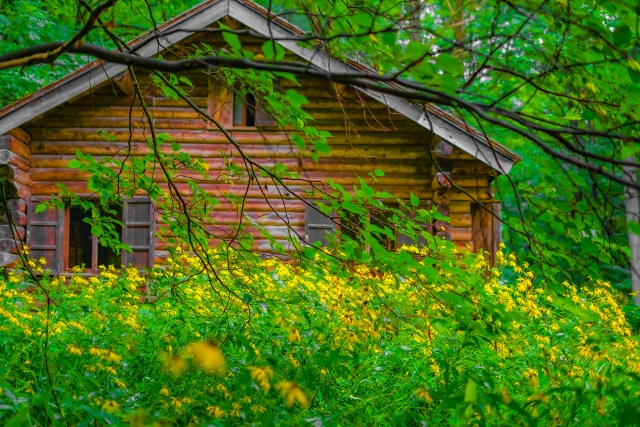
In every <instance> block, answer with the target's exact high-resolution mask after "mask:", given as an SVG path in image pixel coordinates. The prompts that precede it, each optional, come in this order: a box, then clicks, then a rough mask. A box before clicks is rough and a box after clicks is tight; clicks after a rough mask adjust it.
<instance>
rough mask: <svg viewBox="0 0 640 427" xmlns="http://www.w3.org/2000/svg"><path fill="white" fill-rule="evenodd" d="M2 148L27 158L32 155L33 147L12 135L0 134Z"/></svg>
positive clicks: (0, 148)
mask: <svg viewBox="0 0 640 427" xmlns="http://www.w3.org/2000/svg"><path fill="white" fill-rule="evenodd" d="M0 150H9V151H12V152H14V153H16V154H17V155H18V156H20V157H23V158H25V159H28V158H29V157H31V149H30V148H29V146H28V145H26V144H25V143H23V142H22V141H20V140H19V139H18V138H16V137H14V136H12V135H2V136H0Z"/></svg>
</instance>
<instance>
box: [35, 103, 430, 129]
mask: <svg viewBox="0 0 640 427" xmlns="http://www.w3.org/2000/svg"><path fill="white" fill-rule="evenodd" d="M323 103H326V102H323ZM334 104H335V105H331V106H330V107H323V108H319V107H318V106H316V105H314V106H313V108H306V110H307V112H308V113H309V114H310V115H311V116H313V118H314V119H315V120H337V121H343V120H345V119H363V120H372V121H373V123H371V124H372V126H374V127H379V126H386V127H389V128H392V129H393V128H396V129H401V130H402V131H403V132H406V131H408V130H409V129H407V126H408V125H409V124H410V123H413V122H410V121H409V119H407V118H406V117H404V116H399V115H398V114H397V113H395V112H394V113H391V112H390V111H389V110H387V109H381V108H377V109H372V108H370V107H369V106H363V105H362V104H355V103H353V102H352V103H349V104H348V105H343V106H340V105H339V104H338V103H337V102H335V103H334ZM149 113H150V114H151V117H153V118H154V119H156V120H166V119H176V120H178V119H180V120H191V121H193V120H202V119H204V117H202V116H201V115H200V113H198V112H196V111H195V110H194V109H192V108H191V107H187V108H180V107H150V108H149ZM391 114H393V115H391ZM130 115H131V117H132V118H134V119H137V120H140V119H143V118H144V119H146V115H145V112H144V110H142V108H141V107H134V108H133V110H131V108H130V107H129V106H91V107H90V108H87V107H86V106H76V105H73V106H68V107H65V108H62V109H59V110H56V111H55V112H53V113H52V114H51V115H50V116H48V118H49V119H50V118H51V117H52V116H55V117H63V118H65V119H66V120H67V121H68V120H71V119H69V118H71V117H72V118H74V119H75V120H74V122H78V123H82V122H83V120H85V119H84V118H97V119H102V118H113V119H115V118H119V119H126V120H128V119H129V116H130ZM40 123H46V120H45V121H41V122H40ZM410 126H411V127H412V128H415V129H416V131H422V129H421V128H419V127H415V126H414V125H413V124H411V125H410Z"/></svg>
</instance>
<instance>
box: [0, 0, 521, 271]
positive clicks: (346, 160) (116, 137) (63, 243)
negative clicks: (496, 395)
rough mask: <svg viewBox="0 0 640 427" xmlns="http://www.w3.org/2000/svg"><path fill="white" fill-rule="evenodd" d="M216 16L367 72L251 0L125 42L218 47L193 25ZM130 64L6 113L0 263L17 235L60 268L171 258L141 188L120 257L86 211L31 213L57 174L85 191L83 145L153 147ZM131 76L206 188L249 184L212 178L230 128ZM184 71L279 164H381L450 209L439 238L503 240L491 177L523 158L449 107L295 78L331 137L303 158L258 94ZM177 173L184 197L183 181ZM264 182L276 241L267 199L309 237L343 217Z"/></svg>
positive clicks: (394, 180)
mask: <svg viewBox="0 0 640 427" xmlns="http://www.w3.org/2000/svg"><path fill="white" fill-rule="evenodd" d="M221 20H225V24H227V25H229V26H234V25H235V26H236V27H245V28H249V29H251V30H253V31H254V32H256V33H259V34H261V35H263V36H268V35H270V34H273V36H274V37H276V38H279V39H283V40H281V41H280V42H279V44H280V45H282V46H283V47H284V48H285V49H286V52H287V53H286V55H287V56H286V59H288V60H296V61H306V62H308V63H310V64H311V66H312V67H316V68H318V69H321V70H331V71H340V72H351V71H358V72H362V71H366V70H368V69H367V68H366V67H365V66H364V65H362V64H358V63H355V62H347V63H345V62H341V61H339V60H336V59H335V58H330V57H328V56H327V55H326V54H325V53H324V52H323V51H322V50H320V49H315V50H311V49H308V48H305V47H301V46H299V45H298V43H296V42H295V41H294V40H292V38H293V37H292V36H299V35H301V34H303V32H302V31H301V30H299V29H298V28H296V27H294V26H293V25H291V24H289V23H288V22H286V21H284V20H283V19H281V18H278V17H276V16H269V14H268V12H267V11H266V10H264V9H263V8H262V7H260V6H257V5H256V4H254V3H252V2H250V1H249V0H210V1H207V2H205V3H203V4H201V5H199V6H197V7H195V8H193V9H191V10H189V11H187V12H185V13H183V14H182V15H180V16H178V17H176V18H174V19H172V20H171V21H169V22H167V23H166V24H164V25H163V26H162V27H161V28H160V29H161V30H168V31H167V32H166V34H167V35H166V36H165V37H163V38H162V39H160V40H158V39H156V38H153V37H151V35H150V34H147V35H145V36H142V37H140V38H138V39H136V40H134V41H133V42H132V43H131V46H134V47H135V49H136V51H137V52H138V54H139V55H141V56H144V57H152V56H154V55H157V54H159V53H160V52H162V53H163V55H164V57H165V58H167V59H171V58H174V59H175V58H176V55H178V56H179V55H181V54H182V53H185V52H188V51H189V48H190V46H193V43H196V42H204V43H207V44H209V45H212V46H215V47H219V48H221V47H224V45H225V43H224V41H223V39H222V37H221V36H220V33H202V32H200V33H192V32H190V31H188V30H189V29H197V28H204V27H210V26H211V27H216V26H217V25H218V24H217V22H219V21H221ZM181 29H185V30H183V31H180V30H181ZM287 38H288V39H289V40H286V39H287ZM241 40H242V43H243V48H245V49H253V50H256V51H259V50H260V48H261V45H262V44H263V43H264V42H265V39H261V38H259V37H254V36H249V35H246V36H243V37H241ZM125 71H126V67H125V66H123V65H117V64H110V63H99V62H98V61H96V62H93V63H91V64H89V65H87V66H85V67H84V68H81V69H79V70H77V71H75V72H74V73H72V74H70V75H68V76H67V77H65V78H63V79H61V80H59V81H57V82H55V83H53V84H51V85H49V86H47V87H45V88H43V89H42V90H40V91H38V92H37V93H34V94H33V95H31V96H28V97H26V98H24V99H22V100H20V101H18V102H16V103H15V104H13V105H10V106H7V107H5V108H3V109H2V110H0V135H2V136H0V178H2V179H4V180H5V181H6V183H5V193H6V195H7V197H8V208H9V209H10V211H11V213H12V218H13V220H14V222H15V225H16V226H17V228H16V229H17V236H14V235H13V233H12V230H11V228H10V226H9V224H7V222H6V221H7V216H6V215H5V217H4V219H5V223H3V224H1V225H0V265H2V266H11V265H12V264H13V263H14V262H15V261H16V259H17V256H16V253H17V252H16V247H15V243H14V237H15V238H17V239H18V240H20V241H21V242H24V243H26V244H27V245H28V246H29V248H30V252H31V256H34V257H41V256H44V257H46V258H47V260H48V262H49V266H50V267H51V268H52V269H53V270H54V271H55V272H57V273H63V272H65V271H68V269H70V268H72V267H74V266H78V265H81V264H84V265H85V266H86V273H87V274H92V273H95V272H96V271H97V266H98V265H100V264H104V263H114V264H116V265H117V264H120V262H122V263H124V264H126V265H128V264H129V263H131V264H134V265H138V266H151V265H152V264H153V263H154V262H162V261H163V259H166V257H167V254H168V253H167V246H166V245H167V244H166V243H165V242H164V241H162V240H161V239H157V238H155V234H156V233H155V230H156V225H157V218H159V216H158V213H157V212H156V211H155V210H154V206H153V205H152V204H151V203H150V202H149V200H147V199H144V198H133V199H130V200H127V201H126V203H125V206H124V210H123V212H122V220H123V223H124V228H123V230H122V238H123V241H124V243H127V244H129V245H130V246H131V247H132V249H133V251H134V253H133V254H129V253H125V254H123V255H122V256H123V258H122V259H119V257H117V256H114V254H113V253H111V252H110V251H109V250H107V249H106V248H102V247H100V245H99V244H98V242H97V239H96V238H95V237H94V236H91V233H90V229H87V227H88V225H87V224H86V223H83V221H82V219H83V215H85V214H84V213H83V212H82V211H78V210H76V209H71V208H67V209H64V210H62V209H61V210H57V211H56V210H48V211H45V212H42V213H36V211H35V207H36V205H37V203H38V201H40V200H43V199H46V198H49V197H51V196H52V195H55V194H58V192H59V188H58V187H57V186H56V183H57V182H63V183H64V184H66V185H67V186H68V187H69V188H70V189H71V190H73V191H75V192H76V193H78V194H81V195H85V196H87V197H91V193H90V192H89V191H88V190H87V184H86V178H87V176H86V175H85V174H83V173H80V172H79V171H78V170H76V169H71V168H69V167H68V165H69V162H70V160H71V159H73V158H74V157H75V153H76V149H79V150H80V151H82V152H83V153H85V154H92V155H94V156H102V155H117V154H118V151H119V150H121V149H122V148H123V147H126V146H127V144H128V143H129V142H128V141H129V139H130V138H131V144H132V148H133V151H134V152H135V153H136V154H144V153H146V150H147V146H146V142H145V141H146V139H145V127H146V126H145V119H144V118H143V114H142V111H141V108H140V105H139V101H136V102H135V103H134V104H133V118H132V120H131V125H132V131H131V134H130V129H129V126H130V121H129V109H130V106H131V105H132V102H133V96H132V91H131V87H130V82H128V81H127V76H126V73H125ZM136 74H137V76H138V77H139V79H140V81H141V84H142V87H145V88H147V89H146V102H147V104H148V105H149V106H150V110H151V114H152V115H153V117H154V122H155V128H156V129H158V131H159V132H164V133H167V134H169V135H170V136H171V138H172V140H173V141H176V142H178V143H179V144H180V145H181V147H182V150H186V151H187V152H189V153H190V154H191V156H193V157H197V158H201V159H204V160H205V161H206V162H207V164H208V165H209V166H210V170H209V172H210V174H211V177H212V181H211V182H210V183H206V184H202V185H201V187H203V188H206V189H207V191H211V193H212V194H216V195H219V192H220V191H232V192H233V191H236V190H237V191H241V188H240V187H241V186H236V188H235V189H234V188H233V186H232V185H230V184H228V183H225V182H223V181H222V180H220V181H215V179H216V178H215V177H216V176H217V173H216V171H220V170H221V167H222V164H221V161H222V157H223V154H224V155H226V156H228V157H233V155H234V153H233V149H232V147H231V145H230V144H229V142H228V140H227V139H226V137H225V136H224V135H223V134H222V133H221V132H220V131H219V130H218V129H217V128H215V127H212V126H211V125H208V124H207V123H206V122H205V121H204V120H203V119H202V118H201V117H199V116H198V114H197V113H195V112H194V111H193V110H192V109H191V108H189V106H188V105H187V104H185V103H184V102H183V101H176V100H173V99H170V98H167V97H165V96H164V95H163V94H162V93H158V91H157V90H154V89H153V88H152V87H151V85H150V77H149V73H148V72H146V71H144V70H139V71H137V73H136ZM183 75H184V76H186V77H187V78H188V79H189V80H190V81H191V82H192V83H193V84H194V89H193V90H192V91H191V92H190V94H189V96H190V97H191V99H192V100H193V101H194V102H195V104H196V105H198V106H199V107H202V108H206V109H208V111H209V113H210V114H213V115H215V117H217V118H218V119H219V120H220V121H221V122H222V123H223V124H224V125H225V126H226V127H227V129H228V130H229V131H230V132H231V134H232V135H233V136H234V138H235V139H236V140H237V141H239V143H240V144H241V146H242V147H243V149H244V150H245V151H246V153H247V154H248V155H249V156H251V157H252V158H253V159H255V160H257V161H259V162H262V163H263V164H268V165H272V164H275V163H276V162H280V163H282V164H285V165H287V166H289V167H291V168H292V169H294V170H295V169H297V170H299V171H300V174H301V176H303V177H306V178H309V179H313V180H319V181H322V180H324V179H327V178H331V179H333V180H334V181H336V182H338V183H340V184H343V185H344V186H345V187H347V188H349V187H352V186H353V185H354V184H357V183H358V177H359V176H360V177H367V175H368V174H369V173H370V172H372V171H373V170H374V169H380V170H382V171H384V172H385V176H384V177H381V178H380V180H379V182H378V183H377V184H376V188H377V189H378V190H380V191H388V192H390V193H392V194H394V195H395V196H398V197H400V198H407V199H408V198H409V196H410V194H411V193H414V194H415V195H417V196H418V197H419V198H420V200H421V201H423V202H424V203H426V204H434V205H435V206H437V209H438V210H439V211H440V212H441V213H443V214H444V215H446V216H449V217H450V219H451V223H450V225H448V226H446V227H445V230H439V232H440V233H441V236H442V237H445V238H448V239H451V240H452V241H453V242H455V244H456V245H458V246H460V247H461V248H466V247H470V248H471V249H472V250H478V249H479V248H484V249H486V250H489V251H490V252H493V251H495V248H496V246H497V243H498V241H499V239H500V222H499V221H498V220H497V219H496V215H497V216H498V217H499V214H500V207H499V204H498V203H497V202H496V200H495V198H494V195H493V192H492V189H491V186H490V184H491V181H492V180H493V178H494V177H495V176H496V175H497V174H500V173H507V172H508V171H509V170H510V168H511V167H512V166H513V165H514V164H515V163H516V162H518V161H519V157H518V156H517V155H516V154H514V153H513V152H511V151H510V150H508V149H507V148H505V147H504V146H502V145H500V144H499V143H497V142H495V141H493V140H491V139H488V138H487V137H486V136H485V135H483V134H481V133H479V132H477V131H475V130H474V129H472V128H471V127H469V126H467V125H466V124H464V123H462V122H460V121H459V120H457V119H456V118H454V117H453V116H452V115H450V114H448V113H446V112H445V111H443V110H441V109H438V108H436V107H434V106H428V107H427V108H426V109H425V108H423V107H421V106H418V105H413V104H411V103H409V102H407V101H405V100H403V99H400V98H396V97H393V96H389V95H383V94H381V93H379V92H375V91H371V90H359V89H355V88H353V87H350V86H345V85H337V84H333V83H329V82H327V81H326V80H321V79H311V78H304V77H299V78H298V80H299V82H300V84H301V86H299V87H296V90H297V91H298V92H300V93H301V94H303V95H305V97H306V98H307V99H308V100H309V103H308V104H306V105H305V106H304V108H305V110H306V111H307V112H309V113H310V114H311V115H312V116H313V118H314V122H313V125H314V126H315V127H317V128H318V129H320V130H327V131H330V132H331V133H332V134H333V138H331V139H330V140H329V142H330V146H331V154H329V155H325V156H321V157H320V160H319V161H317V162H314V161H313V160H312V159H311V158H308V157H304V156H301V155H300V152H299V151H298V150H297V148H296V147H295V145H293V144H291V141H290V138H289V135H288V132H287V131H286V130H282V129H279V128H278V127H277V126H275V125H274V121H273V120H272V119H271V118H270V117H268V116H267V115H265V114H264V112H261V111H252V110H251V109H250V108H248V107H247V105H248V104H250V102H249V103H247V102H245V103H244V104H242V100H240V101H239V100H238V99H237V97H235V96H234V95H233V88H227V87H225V86H224V85H222V84H221V83H220V82H219V81H218V80H216V79H215V78H212V77H211V76H210V75H209V74H207V73H206V72H204V71H192V72H188V73H183ZM280 84H281V85H282V86H283V88H284V89H286V86H287V85H291V86H293V84H292V83H290V82H288V81H286V80H283V81H281V82H280ZM245 101H246V100H245ZM243 105H244V106H243ZM99 131H106V132H108V134H109V135H111V136H110V138H109V139H110V140H109V141H107V140H105V138H104V137H103V135H101V134H100V133H99ZM176 182H177V185H178V187H179V189H180V190H181V191H183V192H184V193H185V194H186V195H188V192H189V190H188V186H187V184H186V181H185V179H182V180H180V179H178V180H177V181H176ZM452 183H453V185H452ZM266 193H267V195H268V197H272V199H271V200H265V198H264V197H263V196H262V193H261V191H258V189H256V188H250V189H249V192H248V195H247V203H246V205H245V209H246V211H247V212H248V215H250V216H251V217H252V218H253V219H254V220H255V221H256V222H258V223H260V224H262V225H264V226H265V227H267V229H268V230H269V231H270V232H271V233H272V234H273V236H275V237H276V238H277V239H282V241H284V239H285V238H286V236H287V228H286V225H285V224H284V223H283V222H282V220H281V219H279V218H278V215H275V214H274V213H273V212H272V208H273V209H275V210H276V211H278V212H280V213H281V214H282V215H284V216H286V217H287V218H288V221H289V225H290V226H292V227H293V228H294V229H295V230H296V231H297V232H298V233H299V234H300V235H304V236H306V237H307V238H308V240H310V241H313V240H318V239H321V238H322V237H323V235H324V233H326V232H328V231H331V230H332V229H333V228H334V227H335V225H334V224H333V223H332V222H327V221H326V219H323V217H322V216H319V215H318V212H317V211H315V210H314V209H312V208H310V207H309V206H307V205H306V204H305V203H302V202H301V201H299V200H297V199H296V198H294V197H291V195H289V194H280V193H278V192H277V191H275V190H274V189H269V190H267V191H266ZM236 221H238V212H237V209H236V207H235V206H232V205H231V204H225V203H223V204H221V205H220V212H219V215H218V216H217V224H218V225H219V226H220V227H219V229H218V236H219V238H222V239H224V238H229V237H230V234H227V235H225V232H226V233H230V232H231V226H232V225H233V224H234V222H236ZM88 230H89V231H88ZM434 232H435V231H434ZM255 237H256V239H257V244H258V246H259V249H267V248H268V242H267V241H266V240H260V234H259V233H257V232H256V234H255Z"/></svg>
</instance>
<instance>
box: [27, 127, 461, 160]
mask: <svg viewBox="0 0 640 427" xmlns="http://www.w3.org/2000/svg"><path fill="white" fill-rule="evenodd" d="M45 125H46V123H45ZM104 130H106V131H108V132H109V135H110V136H109V137H110V138H114V140H113V141H109V142H128V141H129V138H131V142H134V143H136V142H137V143H144V144H146V143H147V138H148V137H149V133H148V132H146V133H145V132H143V131H142V130H139V129H138V130H136V129H134V131H133V133H130V132H129V129H128V128H127V129H104ZM29 132H30V133H31V134H32V136H33V141H34V142H32V144H31V145H32V146H33V145H34V144H35V141H44V142H48V141H74V142H76V143H78V144H79V145H80V144H84V143H85V142H102V143H106V141H105V138H104V136H103V135H101V134H99V133H98V132H97V129H91V128H81V127H80V128H65V129H49V128H48V127H31V128H29ZM163 133H166V134H167V135H169V137H170V138H171V140H172V141H175V142H178V143H207V144H210V143H229V140H228V139H227V137H226V136H225V135H224V134H223V133H222V132H220V131H217V130H209V131H206V132H203V131H191V130H176V129H166V130H164V131H163ZM231 134H232V135H233V136H234V138H235V139H236V140H237V141H239V142H240V143H241V144H243V145H245V144H269V145H273V144H276V145H287V146H291V147H294V146H295V144H294V143H293V142H292V141H291V138H290V136H289V134H288V133H287V132H286V131H282V130H269V131H261V130H260V129H253V128H245V129H243V130H239V129H238V130H233V131H231ZM424 136H425V134H424V132H402V133H391V134H389V133H380V132H361V133H359V134H356V135H349V136H347V135H345V134H343V133H339V134H334V135H333V137H332V138H329V139H328V142H329V144H330V145H331V146H336V145H338V146H342V145H358V146H359V145H372V141H374V142H375V145H400V146H414V145H415V146H421V147H424V151H425V153H426V154H427V158H428V159H429V163H430V157H429V154H428V152H427V147H426V144H425V143H424ZM470 159H471V160H473V158H472V157H470Z"/></svg>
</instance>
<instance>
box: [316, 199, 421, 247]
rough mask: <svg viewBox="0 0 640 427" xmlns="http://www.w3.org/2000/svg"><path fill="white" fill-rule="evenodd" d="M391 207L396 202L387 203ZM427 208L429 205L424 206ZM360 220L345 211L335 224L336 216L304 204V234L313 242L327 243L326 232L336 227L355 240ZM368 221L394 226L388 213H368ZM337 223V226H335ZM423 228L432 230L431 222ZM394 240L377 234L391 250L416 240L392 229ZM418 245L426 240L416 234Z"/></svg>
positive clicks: (381, 241)
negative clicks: (326, 214)
mask: <svg viewBox="0 0 640 427" xmlns="http://www.w3.org/2000/svg"><path fill="white" fill-rule="evenodd" d="M389 206H391V207H395V208H398V205H397V204H393V205H389ZM426 208H427V209H428V208H429V207H426ZM359 221H360V220H359V219H358V218H356V216H355V215H353V214H350V213H348V212H347V213H346V215H345V216H344V217H342V216H341V217H340V218H339V219H338V220H337V222H338V223H339V224H336V216H335V215H334V216H332V217H327V216H325V215H324V214H322V212H320V211H319V210H318V209H316V208H315V207H313V206H309V205H307V206H306V210H305V235H306V239H307V242H309V243H310V244H313V243H315V242H317V241H320V242H321V243H322V244H323V245H326V243H327V234H328V233H333V232H334V231H335V230H336V229H338V230H340V233H341V234H343V235H346V236H349V237H350V238H351V239H352V240H357V236H356V234H357V232H358V230H359V229H360V228H361V226H362V225H361V224H360V222H359ZM369 221H370V223H371V224H374V225H376V226H378V227H380V228H384V227H385V226H386V227H389V228H394V227H395V224H393V223H392V222H393V220H392V218H391V215H390V214H388V213H386V212H385V213H383V214H382V215H369ZM336 225H337V226H336ZM423 226H424V229H425V230H427V231H428V232H429V233H432V232H433V230H432V229H433V227H432V226H431V224H424V225H423ZM394 237H395V240H393V239H391V238H390V237H389V236H385V235H382V234H379V235H378V239H379V242H380V244H381V245H382V246H383V247H385V248H386V249H387V250H393V249H396V248H399V247H401V246H402V245H413V244H415V243H416V242H415V241H414V240H412V239H411V238H409V237H408V236H405V235H404V234H402V233H401V232H400V231H399V230H397V229H396V230H394ZM417 243H418V245H422V244H425V243H426V240H425V238H424V237H423V236H418V241H417Z"/></svg>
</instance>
